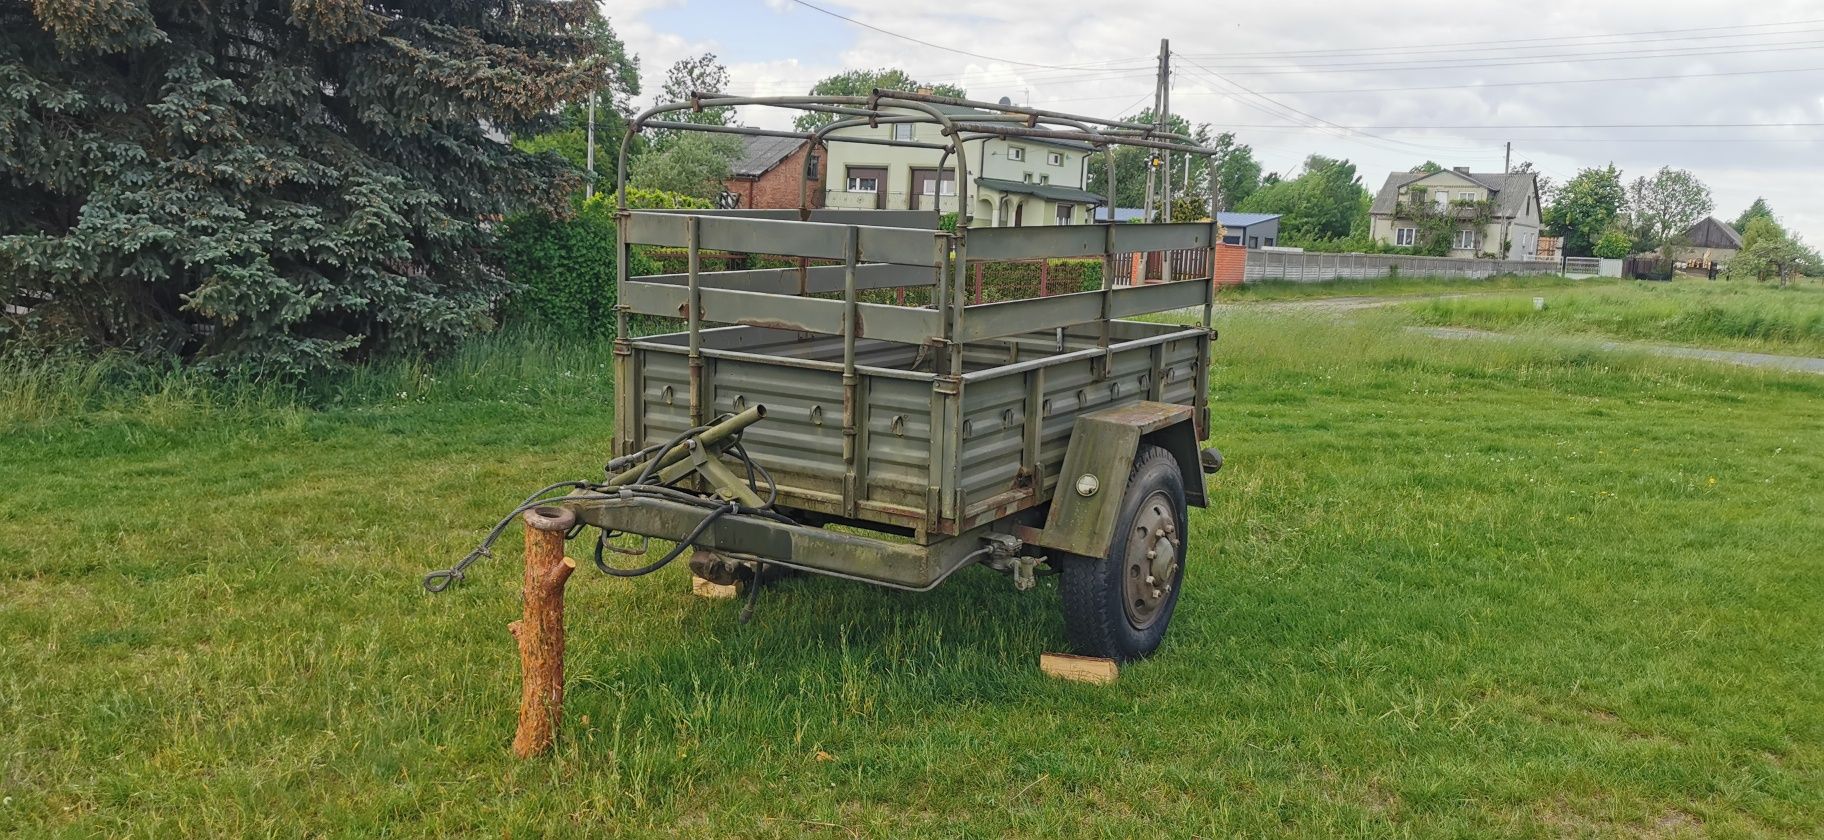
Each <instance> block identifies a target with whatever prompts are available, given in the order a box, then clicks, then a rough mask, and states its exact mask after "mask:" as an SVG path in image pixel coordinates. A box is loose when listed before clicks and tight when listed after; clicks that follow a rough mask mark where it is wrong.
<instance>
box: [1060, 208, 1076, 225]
mask: <svg viewBox="0 0 1824 840" xmlns="http://www.w3.org/2000/svg"><path fill="white" fill-rule="evenodd" d="M1076 209H1077V208H1076V206H1075V205H1071V204H1060V205H1058V224H1060V225H1068V224H1070V222H1071V218H1070V217H1071V214H1072V213H1074V212H1075V211H1076Z"/></svg>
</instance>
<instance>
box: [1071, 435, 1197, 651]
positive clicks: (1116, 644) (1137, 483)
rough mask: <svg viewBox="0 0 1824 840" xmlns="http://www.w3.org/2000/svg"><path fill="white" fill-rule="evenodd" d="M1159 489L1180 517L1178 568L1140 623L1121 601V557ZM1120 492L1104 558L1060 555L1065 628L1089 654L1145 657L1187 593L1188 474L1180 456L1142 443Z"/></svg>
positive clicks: (1073, 643)
mask: <svg viewBox="0 0 1824 840" xmlns="http://www.w3.org/2000/svg"><path fill="white" fill-rule="evenodd" d="M1156 491H1164V493H1165V495H1166V497H1167V498H1168V500H1169V502H1170V504H1171V507H1172V514H1173V515H1175V517H1176V519H1177V529H1178V540H1177V541H1176V543H1177V545H1176V548H1177V553H1178V558H1177V559H1178V571H1177V573H1176V574H1175V575H1173V577H1172V580H1171V585H1172V586H1171V590H1170V592H1168V593H1167V594H1166V596H1165V600H1164V601H1163V603H1161V604H1160V605H1159V607H1158V611H1157V613H1156V615H1155V617H1154V618H1153V619H1152V621H1151V623H1150V624H1148V625H1147V626H1145V627H1137V626H1135V624H1134V622H1133V620H1132V619H1130V617H1129V616H1128V611H1127V609H1126V608H1125V607H1124V606H1123V604H1122V599H1123V597H1124V594H1123V593H1124V590H1123V587H1122V573H1123V568H1124V566H1125V565H1126V564H1125V563H1123V562H1122V561H1121V560H1120V559H1119V558H1124V557H1126V556H1127V548H1128V540H1129V539H1132V538H1133V537H1134V535H1135V525H1134V520H1135V518H1136V517H1138V516H1139V514H1140V508H1141V505H1142V504H1143V503H1144V502H1145V500H1146V499H1148V498H1149V497H1151V496H1152V495H1153V494H1154V492H1156ZM1122 493H1123V495H1122V497H1121V512H1120V513H1119V514H1118V515H1117V516H1116V517H1115V533H1114V537H1113V539H1111V540H1110V541H1109V546H1108V551H1107V553H1106V554H1105V556H1103V557H1084V556H1081V555H1076V554H1065V555H1062V556H1060V557H1059V558H1058V560H1059V561H1060V562H1059V564H1058V565H1059V570H1060V572H1061V575H1060V577H1059V583H1058V590H1059V594H1060V595H1061V596H1062V597H1061V599H1060V600H1061V603H1062V606H1063V609H1064V632H1065V635H1067V636H1068V637H1069V638H1070V644H1071V647H1073V648H1075V649H1076V651H1077V652H1078V653H1081V654H1084V655H1086V656H1100V657H1105V658H1108V659H1113V660H1116V661H1118V662H1128V661H1131V660H1135V659H1143V658H1145V657H1147V656H1149V655H1151V654H1152V652H1153V651H1154V650H1157V649H1158V647H1159V642H1160V640H1162V639H1164V638H1165V629H1166V627H1167V626H1168V625H1170V624H1171V620H1172V612H1173V611H1174V610H1175V609H1176V608H1177V606H1178V595H1179V593H1181V592H1183V591H1184V587H1183V583H1184V565H1185V563H1184V559H1185V545H1186V543H1187V542H1188V540H1187V539H1186V533H1185V531H1186V528H1187V526H1188V519H1187V510H1186V506H1185V499H1184V475H1183V473H1182V471H1180V470H1179V469H1178V460H1177V459H1176V458H1173V457H1172V455H1171V453H1169V452H1167V451H1165V450H1164V449H1161V448H1159V447H1157V446H1152V445H1148V444H1142V445H1141V447H1140V451H1139V452H1138V453H1136V455H1135V457H1134V467H1133V470H1132V471H1131V472H1129V473H1128V476H1127V486H1126V487H1125V488H1124V489H1123V491H1122ZM1110 558H1115V559H1110Z"/></svg>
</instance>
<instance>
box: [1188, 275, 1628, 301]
mask: <svg viewBox="0 0 1824 840" xmlns="http://www.w3.org/2000/svg"><path fill="white" fill-rule="evenodd" d="M1616 282H1619V281H1615V280H1609V279H1605V278H1590V279H1582V280H1575V279H1571V278H1569V277H1561V276H1558V275H1550V274H1525V275H1521V274H1502V275H1498V276H1495V277H1485V278H1479V279H1478V278H1469V277H1378V278H1373V279H1368V280H1328V281H1324V282H1319V283H1297V282H1293V281H1290V280H1262V281H1258V282H1254V283H1248V284H1245V285H1241V286H1223V287H1220V288H1219V289H1217V292H1216V300H1217V301H1218V302H1219V303H1246V302H1249V301H1279V300H1305V299H1309V298H1326V297H1338V296H1354V295H1362V296H1373V297H1394V296H1402V295H1415V296H1416V295H1434V294H1462V293H1480V292H1502V291H1512V290H1516V289H1521V290H1532V289H1562V288H1573V287H1589V286H1606V285H1609V284H1612V283H1616Z"/></svg>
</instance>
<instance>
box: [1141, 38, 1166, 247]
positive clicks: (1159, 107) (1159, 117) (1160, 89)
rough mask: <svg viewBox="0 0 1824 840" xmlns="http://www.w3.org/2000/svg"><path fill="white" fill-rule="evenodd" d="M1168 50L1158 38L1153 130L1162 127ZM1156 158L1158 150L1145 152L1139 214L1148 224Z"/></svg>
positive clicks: (1162, 40) (1164, 43) (1151, 218)
mask: <svg viewBox="0 0 1824 840" xmlns="http://www.w3.org/2000/svg"><path fill="white" fill-rule="evenodd" d="M1170 49H1171V41H1168V40H1166V39H1164V38H1160V39H1159V72H1158V75H1157V76H1155V77H1154V78H1153V127H1154V128H1159V127H1161V126H1163V125H1164V113H1165V112H1164V109H1165V61H1166V56H1168V55H1170V52H1169V51H1170ZM1158 156H1159V152H1158V150H1155V149H1147V150H1146V202H1145V204H1144V205H1142V207H1141V213H1142V214H1144V216H1143V218H1144V219H1145V220H1146V221H1147V222H1149V223H1150V222H1151V221H1152V220H1153V181H1154V176H1156V175H1158V174H1159V168H1158V167H1156V166H1154V165H1153V159H1154V158H1156V157H1158Z"/></svg>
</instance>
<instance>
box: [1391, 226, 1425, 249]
mask: <svg viewBox="0 0 1824 840" xmlns="http://www.w3.org/2000/svg"><path fill="white" fill-rule="evenodd" d="M1418 238H1419V229H1418V228H1394V229H1393V244H1395V245H1398V246H1400V247H1402V248H1410V247H1412V243H1414V242H1416V241H1418Z"/></svg>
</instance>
